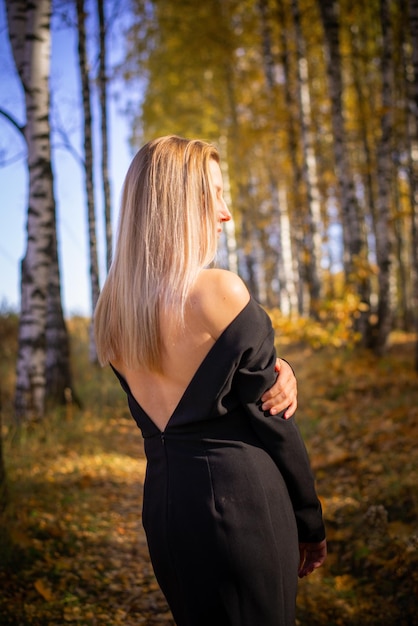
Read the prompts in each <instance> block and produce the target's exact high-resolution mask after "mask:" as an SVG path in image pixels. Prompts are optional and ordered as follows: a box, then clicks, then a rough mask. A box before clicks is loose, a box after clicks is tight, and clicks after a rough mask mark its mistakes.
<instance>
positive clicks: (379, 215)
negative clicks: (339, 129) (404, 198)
mask: <svg viewBox="0 0 418 626" xmlns="http://www.w3.org/2000/svg"><path fill="white" fill-rule="evenodd" d="M380 25H381V29H382V43H381V50H382V52H381V72H382V95H381V111H382V112H381V121H380V126H381V136H380V138H379V141H378V144H377V200H376V223H375V237H376V260H377V266H378V269H379V274H378V283H379V291H378V297H379V302H378V316H377V329H376V333H375V336H374V339H373V348H374V349H375V351H376V352H378V353H382V352H383V351H384V349H385V347H386V342H387V339H388V336H389V332H390V330H391V325H392V310H391V266H392V238H393V236H392V233H391V225H390V220H391V192H392V180H393V168H392V155H391V151H392V142H391V137H392V132H393V100H392V84H393V71H392V64H391V59H392V55H393V47H392V36H391V23H390V15H389V0H380Z"/></svg>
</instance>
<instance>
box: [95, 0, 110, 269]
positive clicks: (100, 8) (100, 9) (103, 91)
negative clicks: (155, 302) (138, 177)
mask: <svg viewBox="0 0 418 626" xmlns="http://www.w3.org/2000/svg"><path fill="white" fill-rule="evenodd" d="M104 4H105V3H104V2H103V0H97V13H98V16H99V77H98V85H99V93H100V111H101V138H102V163H101V166H102V184H103V204H104V222H105V234H106V269H107V271H109V268H110V264H111V262H112V222H111V200H110V180H109V168H108V162H109V154H108V153H109V150H108V125H107V120H108V115H107V75H106V57H107V45H106V26H105V15H104Z"/></svg>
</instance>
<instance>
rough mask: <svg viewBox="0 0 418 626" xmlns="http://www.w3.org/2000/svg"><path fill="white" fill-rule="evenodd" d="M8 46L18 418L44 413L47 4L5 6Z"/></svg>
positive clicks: (51, 228) (51, 232)
mask: <svg viewBox="0 0 418 626" xmlns="http://www.w3.org/2000/svg"><path fill="white" fill-rule="evenodd" d="M7 12H8V26H9V35H10V42H11V45H12V51H13V55H14V59H15V63H16V67H17V70H18V72H19V76H20V79H21V81H22V84H23V87H24V92H25V105H26V126H25V139H26V143H27V147H28V167H29V198H28V220H27V247H26V252H25V256H24V259H23V261H22V276H21V316H20V325H19V353H18V361H17V382H16V398H15V408H16V413H17V416H18V417H22V416H23V415H27V414H28V413H29V411H31V410H32V411H33V412H34V413H35V415H36V416H37V417H40V416H42V415H43V413H44V407H45V387H46V375H45V361H46V319H47V298H48V286H49V276H50V264H51V253H52V250H53V246H54V243H55V239H54V238H55V204H54V196H53V187H52V173H51V167H50V164H51V153H50V141H49V86H48V81H49V73H50V54H51V36H50V15H51V2H50V0H39V1H38V2H35V3H27V2H22V1H9V2H7Z"/></svg>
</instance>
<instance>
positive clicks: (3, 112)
mask: <svg viewBox="0 0 418 626" xmlns="http://www.w3.org/2000/svg"><path fill="white" fill-rule="evenodd" d="M0 115H3V117H5V118H6V119H7V120H9V122H10V123H11V124H12V126H14V127H15V128H16V130H18V131H19V132H20V133H21V134H22V135H23V137H25V128H26V126H25V125H24V126H21V125H20V124H19V122H18V121H17V120H16V118H14V117H13V115H12V114H11V113H9V112H8V111H6V110H5V109H2V108H0Z"/></svg>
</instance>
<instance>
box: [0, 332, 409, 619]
mask: <svg viewBox="0 0 418 626" xmlns="http://www.w3.org/2000/svg"><path fill="white" fill-rule="evenodd" d="M397 346H398V344H394V347H393V352H392V354H390V355H388V356H387V357H385V359H383V360H378V359H376V358H375V357H373V356H371V355H369V354H368V353H366V352H362V351H360V350H356V351H354V352H344V351H336V350H321V351H319V352H315V351H313V350H312V349H310V348H306V347H305V348H303V350H302V349H300V348H299V347H298V348H297V349H296V348H295V349H294V350H292V349H291V346H289V348H288V350H286V354H284V355H283V356H285V357H286V358H288V359H289V360H290V362H291V363H292V365H294V367H295V369H296V372H297V375H298V379H299V394H300V397H299V409H298V414H297V420H298V423H299V425H300V427H301V429H302V431H303V433H304V436H305V440H306V444H307V447H308V449H309V452H310V456H311V459H312V463H313V466H314V469H315V473H316V477H317V483H318V492H319V494H320V496H321V501H322V504H323V509H324V513H325V518H326V524H327V531H328V540H329V557H328V559H327V562H326V564H325V566H324V567H323V568H321V569H320V570H318V571H316V572H315V573H314V574H313V575H312V576H309V577H307V578H306V579H304V580H303V581H301V582H300V586H299V596H298V623H299V624H300V625H301V626H302V625H303V626H305V625H309V626H324V625H325V624H327V625H328V624H330V625H331V624H332V625H333V626H359V625H360V624H361V626H382V624H384V625H385V626H392V625H393V626H394V625H395V624H396V626H398V624H399V625H400V626H413V625H415V624H417V617H416V615H415V613H416V610H415V609H416V606H415V598H416V596H417V594H418V557H417V554H418V536H417V530H416V529H417V527H418V523H417V521H418V494H417V489H416V485H417V484H418V464H417V455H416V441H417V440H418V419H417V418H418V385H417V379H416V374H415V373H414V372H413V370H412V367H411V363H412V348H411V347H410V346H409V344H408V343H405V342H402V343H401V344H399V346H400V347H397ZM408 350H409V352H408ZM102 375H103V374H102V373H101V374H100V376H102ZM112 393H113V392H112ZM102 403H104V400H103V399H102ZM6 444H7V454H8V457H7V463H8V470H9V483H10V485H9V486H10V493H11V497H12V499H11V502H10V506H9V508H8V510H7V511H6V513H5V514H4V515H3V518H0V525H1V528H0V589H1V594H0V623H1V625H2V626H9V625H10V626H16V625H17V624H21V625H22V626H29V625H32V626H46V625H51V626H58V625H62V624H74V625H78V626H139V625H142V624H144V625H145V626H153V625H158V626H173V620H172V617H171V614H170V612H169V610H168V607H167V604H166V602H165V600H164V598H163V596H162V594H161V592H160V590H159V587H158V585H157V582H156V580H155V577H154V574H153V571H152V567H151V564H150V560H149V555H148V550H147V545H146V541H145V537H144V533H143V529H142V526H141V505H142V503H141V497H142V495H141V492H142V482H143V479H144V473H145V461H144V456H143V452H142V442H141V436H140V433H139V432H138V429H137V428H136V426H135V424H134V423H133V421H132V420H131V419H130V418H129V419H127V418H126V414H125V413H124V412H123V411H122V412H120V411H119V410H116V409H114V408H113V407H108V408H107V409H103V410H101V411H97V412H96V413H94V412H93V411H91V410H89V411H85V412H84V413H80V412H78V413H74V415H73V416H72V420H71V422H65V420H64V423H63V421H62V418H60V416H58V415H57V416H56V417H55V418H54V417H51V420H49V421H48V425H47V426H46V425H45V426H41V428H40V429H38V430H33V431H31V432H26V433H23V435H22V437H21V439H20V441H19V443H18V444H16V443H13V444H12V443H11V439H7V438H6Z"/></svg>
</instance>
